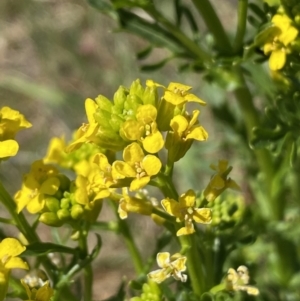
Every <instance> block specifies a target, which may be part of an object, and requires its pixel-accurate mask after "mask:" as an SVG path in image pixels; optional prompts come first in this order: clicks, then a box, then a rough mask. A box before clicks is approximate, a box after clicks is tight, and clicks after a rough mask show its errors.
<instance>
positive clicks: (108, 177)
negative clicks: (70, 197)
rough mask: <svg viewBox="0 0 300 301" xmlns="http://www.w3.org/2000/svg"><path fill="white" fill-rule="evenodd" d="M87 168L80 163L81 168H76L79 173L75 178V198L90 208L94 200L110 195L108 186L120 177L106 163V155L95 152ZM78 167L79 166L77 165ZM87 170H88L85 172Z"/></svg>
mask: <svg viewBox="0 0 300 301" xmlns="http://www.w3.org/2000/svg"><path fill="white" fill-rule="evenodd" d="M91 161H92V163H90V165H89V168H86V167H84V165H80V166H81V167H82V168H83V170H79V169H78V173H79V175H78V176H77V178H76V180H75V184H76V187H77V189H76V191H75V198H76V201H77V202H78V203H79V204H82V205H86V206H87V207H88V208H92V207H93V204H94V202H95V201H97V200H100V199H104V198H106V197H109V196H110V193H111V190H110V186H111V185H113V184H115V183H116V182H117V179H118V178H119V177H121V175H119V174H118V173H117V171H116V170H114V169H112V166H111V165H110V164H109V163H108V159H107V157H106V156H105V155H104V154H102V153H98V154H96V155H95V156H94V157H93V158H92V159H91ZM78 167H79V166H78ZM86 170H88V172H86Z"/></svg>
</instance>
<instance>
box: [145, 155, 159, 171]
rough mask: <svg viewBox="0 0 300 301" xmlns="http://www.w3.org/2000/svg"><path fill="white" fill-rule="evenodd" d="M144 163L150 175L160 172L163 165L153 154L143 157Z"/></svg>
mask: <svg viewBox="0 0 300 301" xmlns="http://www.w3.org/2000/svg"><path fill="white" fill-rule="evenodd" d="M142 165H143V168H144V169H145V171H146V173H147V175H148V176H154V175H156V174H158V173H159V171H160V169H161V166H162V164H161V161H160V160H159V159H158V158H157V157H155V156H153V155H147V156H146V157H145V158H144V159H143V161H142Z"/></svg>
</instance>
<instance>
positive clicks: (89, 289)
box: [79, 222, 93, 301]
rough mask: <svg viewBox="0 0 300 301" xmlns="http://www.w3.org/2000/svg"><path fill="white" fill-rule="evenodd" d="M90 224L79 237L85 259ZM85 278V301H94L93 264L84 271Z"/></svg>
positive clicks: (85, 225) (81, 230) (86, 225)
mask: <svg viewBox="0 0 300 301" xmlns="http://www.w3.org/2000/svg"><path fill="white" fill-rule="evenodd" d="M89 227H90V225H89V223H87V222H86V223H84V225H82V227H81V229H80V236H79V248H80V251H81V256H82V257H83V258H85V257H86V256H87V255H88V244H87V238H88V234H89ZM83 276H84V293H83V300H84V301H90V300H92V296H93V270H92V267H91V264H90V263H89V264H87V265H86V266H85V267H84V270H83Z"/></svg>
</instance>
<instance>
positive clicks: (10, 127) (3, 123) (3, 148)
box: [0, 107, 32, 159]
mask: <svg viewBox="0 0 300 301" xmlns="http://www.w3.org/2000/svg"><path fill="white" fill-rule="evenodd" d="M31 126H32V125H31V123H30V122H29V121H27V120H26V119H25V117H24V115H22V114H21V113H20V112H18V111H15V110H13V109H11V108H9V107H2V108H1V109H0V159H3V158H7V157H11V156H15V155H16V154H17V152H18V150H19V145H18V143H17V142H16V141H15V140H14V138H15V136H16V134H17V132H19V131H20V130H23V129H27V128H30V127H31Z"/></svg>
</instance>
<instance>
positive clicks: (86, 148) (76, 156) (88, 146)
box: [61, 143, 105, 169]
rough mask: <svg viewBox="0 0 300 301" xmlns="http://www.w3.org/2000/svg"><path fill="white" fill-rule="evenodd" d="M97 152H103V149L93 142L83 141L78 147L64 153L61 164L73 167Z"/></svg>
mask: <svg viewBox="0 0 300 301" xmlns="http://www.w3.org/2000/svg"><path fill="white" fill-rule="evenodd" d="M99 152H101V153H105V150H104V149H101V148H100V147H99V146H97V145H96V144H94V143H84V144H82V145H81V147H80V148H78V149H76V150H74V151H73V152H70V153H68V154H66V157H65V159H64V161H63V162H62V164H61V166H63V167H65V168H71V169H73V168H74V166H75V165H76V164H77V163H79V162H82V161H84V160H89V158H91V157H92V156H93V155H95V154H96V153H99Z"/></svg>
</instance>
